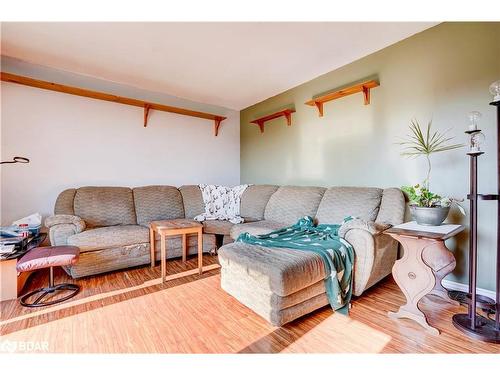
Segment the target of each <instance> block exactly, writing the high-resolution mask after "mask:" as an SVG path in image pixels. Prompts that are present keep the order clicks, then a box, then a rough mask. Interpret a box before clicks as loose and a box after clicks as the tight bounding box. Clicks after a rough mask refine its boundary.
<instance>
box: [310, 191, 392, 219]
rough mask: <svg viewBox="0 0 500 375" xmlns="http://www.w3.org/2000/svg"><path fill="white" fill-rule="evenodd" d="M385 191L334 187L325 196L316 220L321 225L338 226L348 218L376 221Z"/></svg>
mask: <svg viewBox="0 0 500 375" xmlns="http://www.w3.org/2000/svg"><path fill="white" fill-rule="evenodd" d="M382 193H383V189H379V188H367V187H342V186H341V187H332V188H329V189H328V190H327V191H326V192H325V194H324V195H323V199H322V200H321V203H320V204H319V207H318V212H317V214H316V218H317V219H318V222H319V223H320V224H338V223H341V222H342V220H344V218H345V217H346V216H355V217H359V218H361V219H363V220H366V221H375V219H376V218H377V214H378V211H379V208H380V202H381V200H382Z"/></svg>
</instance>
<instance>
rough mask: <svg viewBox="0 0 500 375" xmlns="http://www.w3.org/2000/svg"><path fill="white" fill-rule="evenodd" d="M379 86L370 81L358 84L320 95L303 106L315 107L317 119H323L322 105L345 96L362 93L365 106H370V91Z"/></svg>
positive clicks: (375, 82)
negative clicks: (317, 114)
mask: <svg viewBox="0 0 500 375" xmlns="http://www.w3.org/2000/svg"><path fill="white" fill-rule="evenodd" d="M378 86H380V84H379V83H378V82H377V81H375V80H370V81H366V82H362V83H358V84H356V85H353V86H349V87H345V88H343V89H340V90H336V91H332V92H329V93H328V94H325V95H321V96H319V97H317V98H314V99H311V100H308V101H307V102H306V103H305V104H307V105H310V106H312V107H314V106H315V107H316V108H317V109H318V113H319V117H323V104H324V103H326V102H329V101H331V100H335V99H339V98H343V97H344V96H347V95H352V94H356V93H358V92H362V93H363V98H364V101H365V105H368V104H370V89H373V88H374V87H378Z"/></svg>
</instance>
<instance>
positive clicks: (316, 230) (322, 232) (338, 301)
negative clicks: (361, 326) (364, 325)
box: [236, 216, 354, 315]
mask: <svg viewBox="0 0 500 375" xmlns="http://www.w3.org/2000/svg"><path fill="white" fill-rule="evenodd" d="M350 219H352V218H351V217H348V218H346V219H344V221H348V220H350ZM339 228H340V224H321V225H316V226H315V225H314V223H313V219H312V218H311V217H309V216H305V217H303V218H302V219H300V220H299V221H298V222H297V223H296V224H294V225H292V226H289V227H285V228H281V229H278V230H275V231H273V232H271V233H268V234H263V235H260V236H252V235H250V234H249V233H242V234H240V236H239V237H238V239H237V240H236V242H244V243H248V244H253V245H259V246H266V247H280V248H287V249H295V250H300V251H310V252H313V253H316V254H318V255H319V256H321V259H322V260H323V264H324V266H325V274H326V277H325V289H326V294H327V296H328V301H329V302H330V305H331V306H332V308H333V309H334V310H338V311H339V312H341V313H343V314H346V315H347V314H348V311H349V302H350V300H351V296H352V273H353V267H354V250H353V248H352V246H351V245H350V244H349V243H348V242H347V241H345V240H344V239H343V238H340V237H339V235H338V229H339Z"/></svg>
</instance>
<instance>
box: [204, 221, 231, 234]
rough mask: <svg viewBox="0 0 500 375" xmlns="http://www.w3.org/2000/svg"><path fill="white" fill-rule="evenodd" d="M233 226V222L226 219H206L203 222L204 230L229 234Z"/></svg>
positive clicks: (211, 232)
mask: <svg viewBox="0 0 500 375" xmlns="http://www.w3.org/2000/svg"><path fill="white" fill-rule="evenodd" d="M233 226H234V224H233V223H231V222H230V221H226V220H205V221H204V222H203V232H205V233H210V234H223V235H228V234H229V233H230V231H231V228H232V227H233Z"/></svg>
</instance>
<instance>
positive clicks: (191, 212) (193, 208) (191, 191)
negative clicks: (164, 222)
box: [179, 185, 205, 219]
mask: <svg viewBox="0 0 500 375" xmlns="http://www.w3.org/2000/svg"><path fill="white" fill-rule="evenodd" d="M179 191H180V192H181V195H182V201H183V203H184V215H185V216H186V219H193V218H194V217H195V216H197V215H200V214H202V213H204V212H205V204H204V203H203V196H202V195H201V190H200V187H199V186H198V185H183V186H181V187H180V188H179Z"/></svg>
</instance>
